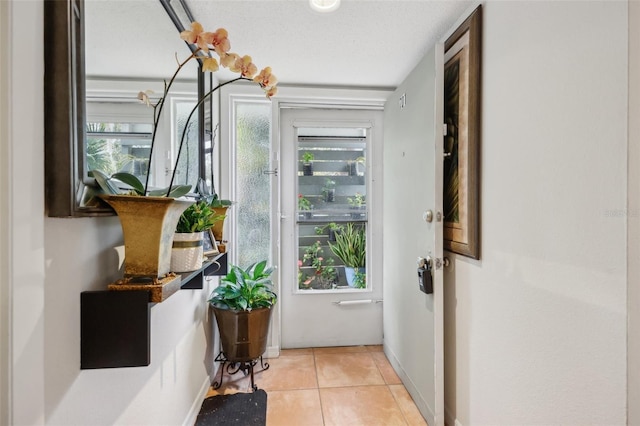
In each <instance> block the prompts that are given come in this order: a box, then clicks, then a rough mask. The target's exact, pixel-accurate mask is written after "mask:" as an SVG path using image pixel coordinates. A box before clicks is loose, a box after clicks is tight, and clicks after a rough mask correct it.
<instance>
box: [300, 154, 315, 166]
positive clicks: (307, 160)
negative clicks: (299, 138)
mask: <svg viewBox="0 0 640 426" xmlns="http://www.w3.org/2000/svg"><path fill="white" fill-rule="evenodd" d="M314 158H315V157H314V156H313V153H311V152H309V151H306V152H305V153H303V154H302V162H303V163H310V162H312V161H313V159H314Z"/></svg>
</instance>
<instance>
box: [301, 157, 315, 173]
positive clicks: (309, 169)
mask: <svg viewBox="0 0 640 426" xmlns="http://www.w3.org/2000/svg"><path fill="white" fill-rule="evenodd" d="M313 159H314V156H313V153H311V152H309V151H305V152H304V153H303V154H302V174H303V175H304V176H313V163H312V161H313Z"/></svg>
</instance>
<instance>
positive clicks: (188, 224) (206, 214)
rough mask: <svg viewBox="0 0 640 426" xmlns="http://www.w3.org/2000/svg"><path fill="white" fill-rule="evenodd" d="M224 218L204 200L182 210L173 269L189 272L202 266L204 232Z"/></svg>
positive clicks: (172, 259) (172, 264)
mask: <svg viewBox="0 0 640 426" xmlns="http://www.w3.org/2000/svg"><path fill="white" fill-rule="evenodd" d="M223 218H224V216H221V215H218V214H217V213H216V212H215V211H214V210H213V209H212V208H211V207H210V205H209V203H207V202H206V201H204V200H201V201H198V202H196V203H194V204H191V205H190V206H189V207H187V209H186V210H185V211H184V212H182V214H181V215H180V219H178V225H177V226H176V231H175V234H174V236H173V246H172V247H173V248H172V249H171V271H173V272H189V271H196V270H198V269H200V268H202V261H203V258H204V253H203V243H204V233H205V232H208V231H209V229H211V228H212V227H213V226H214V225H215V224H216V223H218V222H219V221H221V220H222V219H223Z"/></svg>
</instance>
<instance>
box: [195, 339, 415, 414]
mask: <svg viewBox="0 0 640 426" xmlns="http://www.w3.org/2000/svg"><path fill="white" fill-rule="evenodd" d="M265 362H268V363H269V369H268V370H266V371H261V372H259V373H256V374H255V382H256V384H257V385H258V388H260V389H264V390H265V391H267V395H268V396H267V426H315V425H319V426H322V425H326V426H329V425H332V426H333V425H335V426H338V425H344V426H360V425H362V426H364V425H366V426H373V425H381V426H382V425H384V426H388V425H426V424H427V423H426V422H425V421H424V419H423V418H422V416H421V415H420V412H419V411H418V409H417V408H416V406H415V404H414V403H413V400H412V399H411V396H409V393H408V392H407V391H406V389H405V388H404V386H403V385H402V382H401V381H400V379H399V378H398V376H397V375H396V373H395V371H394V370H393V368H392V367H391V364H389V361H388V360H387V358H386V356H385V355H384V352H382V346H346V347H332V348H309V349H285V350H283V351H281V353H280V357H278V358H271V359H268V360H265ZM256 369H257V370H259V369H260V364H259V363H258V365H257V366H256ZM219 377H220V376H219V374H218V376H217V377H216V378H217V379H219ZM250 386H251V380H250V378H249V377H248V376H247V377H245V376H244V375H243V374H242V372H240V373H237V374H235V375H233V376H227V375H225V377H224V380H223V385H222V387H221V388H220V389H218V390H213V389H210V391H209V393H208V395H207V396H211V395H219V394H230V393H237V392H249V391H250Z"/></svg>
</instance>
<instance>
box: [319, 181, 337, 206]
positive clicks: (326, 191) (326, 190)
mask: <svg viewBox="0 0 640 426" xmlns="http://www.w3.org/2000/svg"><path fill="white" fill-rule="evenodd" d="M322 195H324V201H325V202H327V203H333V202H334V201H335V200H336V181H335V180H332V179H326V180H325V182H324V186H323V187H322Z"/></svg>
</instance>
